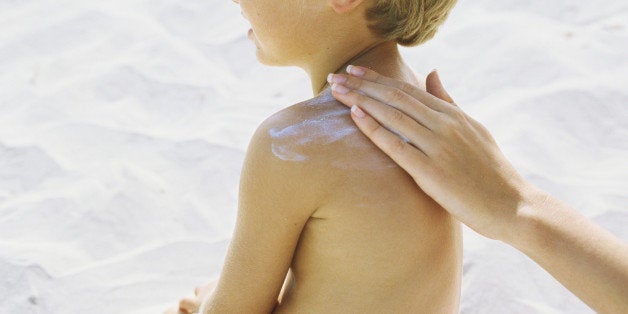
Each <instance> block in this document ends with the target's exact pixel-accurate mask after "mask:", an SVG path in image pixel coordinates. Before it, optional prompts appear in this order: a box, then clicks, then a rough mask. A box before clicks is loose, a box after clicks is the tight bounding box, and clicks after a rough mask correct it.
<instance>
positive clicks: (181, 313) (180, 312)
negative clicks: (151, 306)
mask: <svg viewBox="0 0 628 314" xmlns="http://www.w3.org/2000/svg"><path fill="white" fill-rule="evenodd" d="M216 283H217V282H216V281H213V282H211V283H208V284H206V285H202V286H198V287H196V288H194V296H193V297H190V298H183V299H181V300H180V301H179V306H178V307H177V308H171V309H169V310H167V311H166V312H164V314H190V313H198V311H199V309H200V308H201V304H203V300H205V297H207V296H208V295H209V294H210V293H211V292H212V291H213V290H214V287H215V286H216Z"/></svg>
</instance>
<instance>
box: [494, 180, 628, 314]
mask: <svg viewBox="0 0 628 314" xmlns="http://www.w3.org/2000/svg"><path fill="white" fill-rule="evenodd" d="M537 195H538V196H537V197H535V196H531V197H530V198H529V201H528V202H526V203H525V205H524V206H522V207H521V208H519V209H518V218H517V220H516V223H515V224H514V225H515V228H514V230H515V233H514V234H512V235H510V237H509V238H508V239H502V240H505V242H507V243H509V244H510V245H512V246H513V247H515V248H517V249H518V250H520V251H522V252H523V253H525V254H526V255H528V256H529V257H530V258H532V259H533V260H534V261H535V262H537V263H538V264H539V265H540V266H541V267H543V268H544V269H545V270H547V271H548V272H549V273H550V274H552V276H554V278H556V279H557V280H558V281H560V282H561V283H562V284H563V285H564V286H565V287H567V289H569V290H570V291H571V292H573V293H574V294H575V295H576V296H578V297H579V298H580V299H582V301H584V302H585V303H587V304H588V305H589V306H590V307H591V308H593V309H595V310H596V311H598V312H600V313H627V312H628V246H627V245H626V244H625V243H622V242H621V241H620V240H619V239H618V238H616V237H615V236H613V235H612V234H611V233H609V232H608V231H606V230H605V229H603V228H601V227H600V226H598V225H596V224H595V223H593V222H592V221H590V220H589V219H587V218H586V217H584V216H583V215H581V214H580V213H578V212H577V211H576V210H574V209H572V208H570V207H569V206H568V205H567V204H565V203H563V202H561V201H560V200H558V199H556V198H554V197H552V196H551V195H548V194H546V193H543V192H540V191H539V193H538V194H537Z"/></svg>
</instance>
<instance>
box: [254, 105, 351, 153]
mask: <svg viewBox="0 0 628 314" xmlns="http://www.w3.org/2000/svg"><path fill="white" fill-rule="evenodd" d="M358 132H359V130H358V128H357V127H356V126H355V124H354V123H353V121H352V120H351V115H350V110H349V108H347V107H345V106H344V105H342V104H341V103H339V102H337V101H336V100H334V99H333V98H331V99H329V98H324V97H319V98H313V99H310V100H307V101H304V102H301V103H298V104H295V105H292V106H290V107H287V108H285V109H283V110H280V111H279V112H277V113H275V114H273V115H272V116H270V117H269V118H268V119H266V120H265V121H264V122H263V123H262V124H261V125H260V126H259V127H258V130H257V132H256V136H255V137H261V138H263V139H264V141H263V142H265V143H266V144H265V145H266V146H270V149H271V151H272V153H273V154H274V155H275V156H276V157H277V158H279V159H281V160H284V161H292V162H307V161H315V160H320V157H322V156H324V155H325V154H328V153H330V150H331V149H333V148H335V149H338V148H340V147H341V146H342V144H343V143H344V142H345V141H346V140H348V139H349V138H350V137H351V136H354V135H355V134H357V133H358Z"/></svg>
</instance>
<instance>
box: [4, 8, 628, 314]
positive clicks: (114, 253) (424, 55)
mask: <svg viewBox="0 0 628 314" xmlns="http://www.w3.org/2000/svg"><path fill="white" fill-rule="evenodd" d="M627 21H628V2H626V1H621V0H613V1H605V2H603V3H601V2H593V1H583V0H577V1H566V0H561V1H551V2H547V1H538V0H534V1H525V2H522V1H514V0H500V1H497V0H474V1H460V3H459V4H458V6H457V7H456V8H455V9H454V11H453V12H452V15H451V16H450V19H449V20H448V21H447V22H446V24H445V25H444V26H443V27H442V28H441V30H440V32H439V33H438V34H437V35H436V37H435V38H434V39H433V40H432V41H430V42H428V43H426V44H425V45H423V46H420V47H415V48H411V49H403V50H402V53H403V55H404V56H405V57H406V60H407V61H408V63H409V64H410V65H411V66H412V67H413V68H414V69H415V70H416V71H417V73H419V75H425V74H427V73H428V72H429V71H430V70H431V69H432V68H438V69H439V73H440V76H441V78H442V80H443V82H444V84H445V87H446V88H447V89H448V90H449V91H450V94H451V95H452V96H453V97H454V98H455V100H456V101H457V103H458V104H459V105H460V107H461V108H462V109H463V110H464V111H466V112H467V113H468V114H469V115H471V116H472V117H473V118H475V119H476V120H478V121H480V122H481V123H483V124H484V125H485V126H486V127H487V128H488V129H489V130H490V131H491V132H492V134H493V136H494V137H495V139H496V140H497V142H498V143H499V145H500V148H501V149H502V151H503V152H504V154H505V155H506V157H507V158H508V159H509V160H511V161H512V163H513V164H514V165H515V167H516V168H517V169H518V170H519V171H520V173H521V174H522V175H523V176H524V177H525V178H526V179H528V180H530V181H531V182H533V183H534V184H536V185H537V186H539V187H541V188H543V189H545V190H547V191H548V192H550V193H551V194H552V195H554V196H556V197H558V198H560V199H562V200H564V201H565V202H567V203H568V204H571V205H572V206H574V207H575V208H578V209H579V210H580V211H581V212H582V213H584V214H585V215H586V216H587V217H590V218H591V219H593V220H595V221H596V222H598V223H600V224H601V225H602V226H604V227H605V228H607V229H609V230H610V231H611V232H613V233H614V234H616V235H617V236H619V237H620V238H622V239H623V240H624V241H627V240H628V229H627V228H626V226H628V208H627V205H628V192H627V191H628V163H627V162H626V161H627V160H628V89H627V87H628V85H627V83H626V82H627V80H628V58H627V56H628V23H627ZM247 29H248V23H247V22H246V20H244V19H243V18H242V17H241V16H240V9H239V7H238V6H236V5H234V4H233V3H232V2H231V1H226V0H220V1H219V0H209V1H196V2H195V1H192V2H185V1H184V2H181V1H173V0H152V1H139V0H127V1H120V0H112V1H107V2H100V1H99V2H94V1H78V0H55V1H51V0H38V1H32V0H26V1H10V0H9V1H6V0H5V1H0V313H2V314H5V313H6V314H8V313H86V312H88V313H147V314H148V313H161V312H162V311H163V310H165V309H166V308H168V307H170V306H172V305H174V304H176V302H177V300H178V299H179V298H180V297H183V296H186V295H189V294H191V293H192V291H193V288H194V287H195V286H196V285H199V284H202V283H203V282H205V281H207V280H208V279H209V278H211V277H213V276H216V275H217V274H218V273H219V271H220V267H221V265H222V261H223V259H224V255H225V252H226V248H227V245H228V242H229V239H230V236H231V231H232V230H233V227H234V221H235V212H236V199H237V184H238V176H239V172H240V168H241V163H242V159H243V156H244V153H245V150H246V147H247V144H248V141H249V139H250V137H251V135H252V134H253V131H254V130H255V128H256V127H257V125H258V124H259V123H260V122H261V121H263V120H264V119H265V118H266V117H267V116H269V115H271V114H272V113H273V112H275V111H278V110H280V109H281V108H284V107H286V106H288V105H291V104H293V103H296V102H298V101H300V100H304V99H307V98H310V97H311V90H310V85H309V81H308V79H307V77H306V76H305V74H304V73H302V72H301V71H300V70H298V69H295V68H271V67H265V66H262V65H259V64H258V63H257V61H256V59H255V53H254V47H253V45H252V44H251V43H250V42H249V41H248V40H247V38H246V31H247ZM464 232H465V238H464V245H465V248H464V254H465V255H464V276H463V288H462V301H461V312H462V313H592V311H591V310H590V309H588V308H587V307H586V305H584V304H583V303H582V302H581V301H579V300H578V299H577V298H576V297H574V296H573V295H572V294H571V293H569V292H568V291H567V290H566V289H565V288H563V287H562V286H560V284H558V283H557V282H556V281H555V280H554V279H553V278H552V277H551V276H550V275H548V274H547V273H546V272H545V271H544V270H543V269H541V268H540V267H539V266H537V265H536V264H535V263H534V262H532V261H531V260H529V259H528V258H526V257H525V256H524V255H523V254H521V253H519V252H517V251H516V250H514V249H512V248H510V247H508V246H506V245H505V244H502V243H500V242H498V241H492V240H489V239H485V238H482V237H480V236H478V235H477V234H475V233H474V232H473V231H471V230H469V229H465V231H464Z"/></svg>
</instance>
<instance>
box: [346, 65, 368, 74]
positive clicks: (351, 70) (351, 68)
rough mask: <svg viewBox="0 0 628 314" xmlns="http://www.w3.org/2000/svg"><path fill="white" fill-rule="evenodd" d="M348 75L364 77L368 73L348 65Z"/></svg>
mask: <svg viewBox="0 0 628 314" xmlns="http://www.w3.org/2000/svg"><path fill="white" fill-rule="evenodd" d="M347 73H349V74H352V75H355V76H362V75H364V74H365V73H366V72H365V71H364V70H363V69H360V68H358V67H356V66H353V65H348V66H347Z"/></svg>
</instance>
